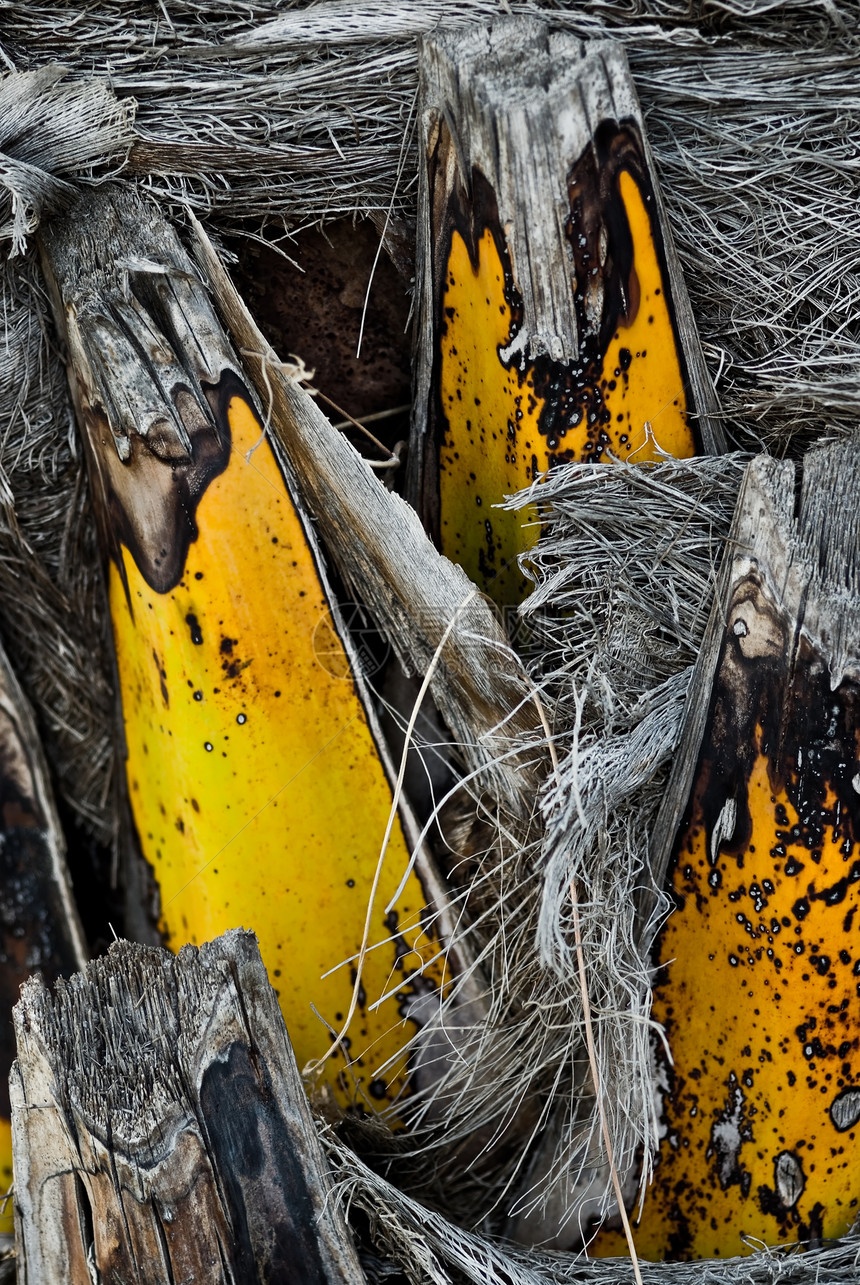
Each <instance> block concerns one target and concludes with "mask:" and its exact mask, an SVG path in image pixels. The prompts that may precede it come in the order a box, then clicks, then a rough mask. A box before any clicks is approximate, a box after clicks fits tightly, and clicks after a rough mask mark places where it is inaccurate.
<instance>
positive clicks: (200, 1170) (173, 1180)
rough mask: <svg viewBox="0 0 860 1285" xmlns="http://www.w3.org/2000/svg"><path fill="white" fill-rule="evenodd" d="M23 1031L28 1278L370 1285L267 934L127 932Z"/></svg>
mask: <svg viewBox="0 0 860 1285" xmlns="http://www.w3.org/2000/svg"><path fill="white" fill-rule="evenodd" d="M15 1030H16V1036H17V1040H18V1061H17V1062H16V1063H15V1066H14V1068H13V1075H12V1100H13V1117H12V1128H13V1141H14V1148H15V1166H16V1183H15V1222H16V1230H17V1236H18V1246H19V1268H18V1270H19V1281H20V1282H21V1285H91V1280H93V1279H96V1277H95V1276H91V1274H90V1272H91V1269H94V1270H95V1271H96V1272H98V1273H99V1277H98V1279H101V1280H103V1281H105V1282H108V1281H123V1282H124V1285H165V1283H167V1285H180V1282H189V1281H192V1280H193V1281H200V1282H204V1281H205V1282H207V1285H252V1283H253V1282H259V1283H260V1285H263V1283H264V1282H266V1283H271V1285H275V1283H276V1282H277V1283H278V1285H288V1283H290V1282H296V1285H311V1283H314V1285H336V1283H337V1285H342V1283H343V1285H362V1282H363V1280H364V1276H363V1273H362V1271H361V1268H360V1265H359V1262H358V1258H357V1255H356V1252H355V1248H354V1246H353V1243H352V1239H351V1237H350V1234H349V1231H348V1230H347V1228H346V1225H345V1223H344V1221H343V1218H342V1216H341V1214H340V1212H339V1210H338V1207H337V1203H336V1201H335V1200H334V1199H333V1198H332V1193H331V1186H330V1182H329V1179H328V1172H327V1168H326V1163H325V1158H324V1155H323V1151H322V1147H321V1145H320V1142H319V1139H318V1136H317V1133H316V1129H315V1126H314V1123H313V1119H312V1117H311V1113H310V1108H309V1106H308V1102H307V1097H306V1095H305V1091H304V1087H303V1085H302V1081H301V1078H300V1076H299V1073H298V1070H297V1068H296V1065H295V1060H294V1058H293V1054H292V1049H291V1048H290V1043H289V1039H288V1036H287V1031H286V1028H285V1026H284V1023H283V1019H282V1017H281V1014H280V1011H279V1009H278V1003H277V998H276V996H275V994H274V991H273V990H272V988H271V986H270V985H269V981H268V978H267V976H266V970H265V968H264V967H263V963H262V960H261V959H260V954H259V949H258V947H257V942H256V938H255V937H254V935H253V933H248V932H244V931H242V930H240V929H236V930H234V931H232V932H229V933H225V934H224V936H223V937H220V938H218V939H217V940H216V941H214V942H210V943H208V944H206V945H204V946H202V947H201V948H200V949H199V950H197V949H195V948H194V947H191V946H186V947H184V948H183V949H182V951H180V953H179V955H178V956H176V957H174V956H171V955H169V954H168V952H167V951H164V950H160V949H157V948H152V947H146V946H136V945H132V944H131V943H128V942H117V943H115V944H114V945H113V946H112V947H111V949H110V951H109V952H108V954H107V955H106V956H104V957H103V958H101V959H99V960H96V961H94V962H93V963H91V964H89V965H88V966H87V968H86V970H85V972H84V973H78V974H76V975H75V976H74V977H73V978H72V980H71V981H70V982H69V983H68V984H63V983H60V984H59V985H58V986H57V989H56V992H55V994H54V995H53V996H52V995H51V994H50V993H49V992H48V991H47V989H46V988H45V987H44V986H43V985H42V983H41V982H40V981H38V980H36V979H34V980H32V981H30V982H28V983H27V985H26V986H25V988H24V990H23V993H22V997H21V1001H20V1003H19V1004H18V1005H17V1007H16V1009H15Z"/></svg>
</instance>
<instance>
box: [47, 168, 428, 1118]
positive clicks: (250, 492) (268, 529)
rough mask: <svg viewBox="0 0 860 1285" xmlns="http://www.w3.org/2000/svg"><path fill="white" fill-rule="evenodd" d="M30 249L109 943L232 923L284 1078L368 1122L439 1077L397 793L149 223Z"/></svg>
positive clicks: (256, 420)
mask: <svg viewBox="0 0 860 1285" xmlns="http://www.w3.org/2000/svg"><path fill="white" fill-rule="evenodd" d="M42 235H43V239H42V248H43V263H44V267H45V271H46V274H47V276H48V280H49V282H50V284H51V287H52V290H53V293H54V296H55V300H54V302H55V309H56V314H57V320H58V324H59V325H60V327H61V329H62V331H63V333H64V336H65V339H66V343H67V352H68V368H69V381H70V386H71V388H72V394H73V397H74V400H75V404H76V409H77V415H78V422H79V427H80V432H81V435H82V438H83V442H84V449H85V453H86V457H87V461H88V466H89V470H90V482H91V488H92V493H93V503H94V506H95V513H96V519H97V522H98V525H99V531H100V536H101V543H102V549H103V554H104V558H105V562H106V564H107V573H108V580H109V597H110V608H111V616H112V623H113V636H114V643H115V650H116V660H117V676H118V684H119V697H120V701H121V705H122V722H123V733H124V745H123V749H124V758H125V764H124V767H125V791H126V796H127V799H128V805H129V810H130V815H131V820H132V822H133V828H134V835H133V836H132V837H133V844H134V846H135V847H136V846H137V845H139V850H140V852H141V853H142V855H143V857H144V859H145V863H146V864H144V863H141V862H140V861H139V859H137V858H135V856H133V855H132V856H131V857H130V858H129V860H128V862H127V875H126V883H127V893H128V896H127V904H128V916H129V922H130V923H131V924H133V925H134V930H135V933H136V935H137V936H139V937H141V938H142V939H143V940H147V939H149V940H152V938H153V933H154V929H153V924H152V923H151V922H147V918H146V910H147V906H146V905H145V893H146V890H147V884H148V883H149V882H150V881H151V882H152V883H153V884H154V888H153V892H152V902H153V904H152V914H153V919H157V928H158V931H159V932H160V933H161V934H162V936H163V939H164V940H166V942H167V943H168V944H169V945H171V947H173V948H174V949H177V948H178V947H180V946H182V945H183V944H184V943H185V942H187V941H191V942H192V943H195V944H199V943H200V942H201V941H204V940H206V939H207V938H209V937H211V936H213V935H214V934H217V933H219V932H222V931H224V930H226V929H227V928H231V927H235V926H237V925H239V924H243V923H252V924H254V926H255V929H256V931H257V932H258V934H259V938H260V945H261V951H262V955H263V958H264V960H265V962H266V966H267V967H268V968H269V970H270V974H271V976H272V979H273V982H274V985H275V987H276V989H277V991H278V994H279V996H280V1000H281V1006H282V1010H283V1012H284V1015H285V1018H286V1020H287V1021H288V1023H289V1027H290V1031H291V1038H292V1040H293V1042H294V1047H295V1049H296V1054H297V1057H298V1058H299V1060H300V1062H301V1063H302V1066H304V1065H305V1064H306V1063H307V1062H309V1061H311V1060H317V1059H322V1061H323V1062H324V1067H323V1075H324V1077H325V1079H326V1081H327V1082H328V1083H329V1084H330V1085H331V1087H332V1089H333V1090H334V1092H335V1095H336V1096H337V1098H338V1100H339V1101H340V1103H341V1104H342V1105H348V1104H351V1103H352V1102H354V1101H355V1100H356V1099H358V1100H360V1101H361V1102H362V1103H363V1104H364V1105H365V1106H366V1107H368V1108H369V1109H376V1110H385V1109H386V1108H389V1107H392V1106H394V1105H395V1104H396V1103H398V1101H399V1099H401V1098H402V1097H403V1096H404V1095H406V1094H407V1093H409V1092H410V1091H411V1090H412V1089H414V1088H415V1087H416V1085H418V1084H419V1083H423V1084H425V1086H426V1082H427V1080H428V1079H432V1078H433V1077H434V1076H435V1075H436V1074H438V1073H440V1070H441V1067H440V1064H439V1061H438V1058H439V1057H441V1059H442V1062H441V1066H444V1056H443V1055H442V1054H441V1053H440V1050H439V1048H438V1047H437V1046H435V1045H434V1044H433V1039H432V1037H430V1036H429V1035H428V1033H427V1032H428V1029H429V1028H430V1027H431V1026H432V1025H433V1023H434V1021H435V1020H436V1018H437V1010H438V1008H439V1001H440V999H441V997H442V995H443V993H444V992H445V991H446V989H447V988H449V987H450V984H451V982H452V976H451V972H450V969H449V963H448V961H447V960H446V958H445V956H444V955H443V953H442V950H441V945H440V941H441V939H447V936H448V929H447V927H446V925H445V924H443V923H442V922H441V921H442V920H443V919H444V918H445V914H446V901H445V892H444V889H443V887H442V885H441V883H440V882H439V880H438V877H437V875H436V873H435V870H434V868H433V866H432V863H431V860H430V857H429V854H428V853H427V851H426V849H425V848H424V847H423V846H421V845H419V846H418V848H417V850H416V849H415V844H416V835H417V827H416V825H415V822H414V821H413V819H412V817H411V814H410V812H409V810H408V807H407V806H406V805H405V804H403V805H402V806H401V807H400V808H399V810H397V811H396V812H395V814H394V816H393V825H392V830H391V836H390V843H389V846H388V852H387V860H386V862H385V864H384V867H383V869H382V874H381V876H380V878H379V883H378V887H375V886H374V880H375V876H376V871H377V863H378V862H379V859H380V851H381V848H382V843H383V838H384V836H385V834H386V826H387V824H388V822H389V816H390V814H391V809H392V797H393V796H392V777H393V772H392V768H391V765H390V763H389V761H388V758H387V755H386V751H385V747H384V744H383V742H382V738H381V737H380V735H379V732H378V728H377V725H376V721H375V716H374V713H373V709H372V706H371V704H370V701H369V699H368V695H367V690H366V687H365V685H364V681H363V678H362V674H361V665H360V663H359V660H358V656H357V654H356V651H355V648H354V646H353V644H352V642H351V640H350V637H349V634H348V633H347V631H346V630H345V629H344V626H343V623H342V620H341V618H340V615H339V612H338V608H337V605H336V602H335V600H334V596H333V594H332V591H331V589H330V586H329V584H328V580H327V578H326V572H325V568H324V566H323V562H322V558H321V555H320V551H319V549H318V547H317V544H316V540H315V537H314V533H313V529H312V527H311V524H310V522H309V520H308V517H307V513H306V510H305V509H304V508H303V506H302V505H301V502H300V500H299V497H298V492H297V490H296V487H295V483H294V480H293V476H292V473H291V471H290V468H289V465H288V464H287V462H286V460H285V458H284V455H283V452H282V451H280V449H279V448H278V446H277V443H273V442H272V441H270V440H269V438H268V436H267V434H266V432H265V430H264V426H263V420H264V416H263V413H262V411H261V409H260V407H259V403H258V402H257V400H256V398H255V396H254V394H253V392H252V391H251V390H250V389H249V387H248V384H247V382H246V378H245V375H244V373H243V366H242V363H241V360H240V358H239V357H238V356H237V354H236V353H235V351H234V349H233V348H232V346H231V344H230V341H229V340H228V338H227V336H226V335H225V333H224V331H223V329H222V327H221V325H220V323H219V321H218V319H217V317H216V316H215V313H214V312H213V310H212V307H211V304H210V302H209V300H208V297H207V295H206V292H205V290H204V289H203V287H202V285H201V283H200V281H199V279H198V277H197V274H196V271H195V269H194V266H193V264H192V262H191V260H190V259H189V257H188V256H187V254H186V253H185V251H184V250H183V248H182V246H181V244H180V242H179V240H178V237H177V236H176V234H175V233H174V231H173V230H172V229H171V227H170V226H169V225H168V224H167V222H166V221H165V220H164V219H163V217H162V216H161V215H160V214H159V213H158V212H157V211H156V209H155V207H154V206H153V205H152V204H151V203H148V202H146V201H145V200H143V199H142V198H141V197H140V196H138V195H137V194H136V193H134V192H132V191H129V190H121V189H117V188H111V187H104V188H102V189H100V191H99V192H98V193H94V194H93V195H91V196H88V197H87V198H86V200H83V201H81V203H80V204H79V205H78V206H77V207H76V208H75V209H74V210H73V211H71V212H70V213H69V214H68V215H67V216H66V217H64V218H62V219H57V220H55V221H54V222H53V223H51V225H50V227H49V228H47V229H45V230H44V231H43V234H42ZM413 851H415V853H416V861H415V866H414V869H413V868H412V866H411V865H410V858H411V856H412V854H413ZM369 901H370V902H371V903H372V904H371V908H370V910H368V903H369ZM145 934H148V937H147V936H146V935H145ZM365 939H366V940H365ZM363 943H364V944H365V945H366V946H367V953H366V956H365V955H364V954H363V951H362V946H363ZM359 963H360V966H361V968H360V974H359ZM344 1028H345V1033H344V1038H343V1039H342V1040H340V1041H338V1042H337V1044H336V1046H335V1048H333V1049H332V1053H331V1056H329V1050H330V1048H331V1044H332V1041H333V1039H334V1034H333V1032H340V1031H341V1030H342V1029H344ZM419 1032H420V1033H422V1039H423V1041H424V1042H423V1044H422V1048H421V1049H420V1050H419V1049H417V1048H416V1049H415V1050H413V1052H414V1056H413V1060H412V1065H411V1072H412V1074H410V1070H409V1069H408V1068H407V1052H406V1046H407V1045H409V1043H410V1041H412V1040H413V1037H415V1036H416V1035H418V1034H419ZM445 1047H446V1048H449V1047H450V1045H445Z"/></svg>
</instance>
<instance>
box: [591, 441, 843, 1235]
mask: <svg viewBox="0 0 860 1285" xmlns="http://www.w3.org/2000/svg"><path fill="white" fill-rule="evenodd" d="M654 850H655V868H656V873H657V876H658V880H659V878H660V872H661V871H665V872H666V874H665V880H666V888H667V891H668V894H669V896H670V898H671V900H672V903H673V910H672V913H671V914H670V915H669V917H668V919H667V920H666V922H665V924H664V925H663V927H662V928H661V930H660V932H659V934H658V936H657V939H656V941H655V942H654V943H653V958H654V964H655V968H656V970H657V971H656V976H655V983H654V1003H653V1008H652V1015H653V1017H654V1019H655V1021H656V1022H658V1023H659V1024H660V1025H661V1026H662V1028H663V1030H664V1031H665V1033H666V1036H667V1039H668V1047H669V1053H670V1056H671V1062H670V1060H669V1058H668V1057H667V1056H666V1054H665V1053H664V1052H663V1051H662V1047H657V1048H656V1049H655V1058H656V1061H657V1064H658V1082H659V1083H660V1084H661V1096H662V1110H663V1124H664V1126H665V1135H664V1138H663V1142H662V1144H661V1147H660V1154H659V1159H658V1163H657V1166H656V1170H655V1177H654V1182H653V1184H652V1186H651V1188H650V1189H649V1190H648V1192H647V1193H646V1196H645V1204H644V1211H643V1213H642V1217H641V1219H640V1220H639V1222H638V1224H637V1229H636V1240H637V1245H638V1246H639V1249H640V1252H641V1253H642V1254H643V1255H644V1256H645V1257H648V1258H658V1259H659V1258H662V1257H664V1256H669V1257H674V1258H681V1259H686V1258H697V1257H709V1256H720V1257H722V1256H730V1255H733V1254H738V1253H743V1252H748V1251H749V1249H750V1248H752V1246H753V1245H754V1244H755V1243H756V1242H763V1243H765V1244H784V1243H792V1242H796V1241H800V1242H804V1243H807V1244H812V1245H816V1244H819V1243H821V1241H822V1240H823V1239H828V1238H832V1237H836V1236H839V1235H842V1234H843V1233H845V1232H846V1231H847V1230H848V1228H849V1227H850V1226H851V1224H852V1223H853V1221H854V1218H855V1216H856V1213H857V1209H858V1206H860V1129H858V1125H859V1124H860V1018H858V999H857V996H858V980H857V979H858V975H860V949H858V938H857V926H856V924H855V919H856V916H857V912H858V910H860V442H858V441H843V442H841V443H835V444H830V445H826V446H821V447H817V448H815V449H814V450H812V451H811V452H810V453H809V454H808V455H807V456H806V458H805V460H804V462H803V471H802V479H801V480H798V479H797V478H796V466H795V465H794V464H792V463H790V462H780V461H776V460H773V459H770V458H768V457H759V458H757V459H755V460H754V461H753V462H752V463H751V464H750V465H749V466H748V469H747V473H746V476H745V480H744V485H743V487H742V491H741V495H740V497H739V500H738V506H737V510H736V516H735V521H734V525H733V529H732V533H731V536H730V542H729V549H728V552H727V555H726V562H725V567H724V572H723V582H722V586H721V589H720V591H719V593H718V595H717V599H716V602H715V606H714V610H713V614H712V618H711V622H710V626H709V630H708V635H707V638H706V640H705V645H704V648H703V652H702V657H701V660H700V662H699V664H698V667H697V671H696V672H695V675H694V680H693V683H692V685H691V689H690V697H689V700H688V707H687V713H686V724H685V733H684V739H683V743H682V745H681V748H680V751H679V754H678V758H677V761H676V765H675V769H674V772H673V776H672V779H671V781H670V785H669V788H668V791H667V795H666V798H665V801H664V805H663V808H662V811H661V814H660V817H659V822H658V828H657V833H656V835H655V837H654ZM618 1247H619V1242H618V1239H617V1238H610V1239H609V1240H608V1242H604V1243H603V1244H602V1245H601V1244H600V1243H598V1248H599V1250H600V1252H610V1253H611V1252H614V1251H615V1250H617V1249H618Z"/></svg>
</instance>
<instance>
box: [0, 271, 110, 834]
mask: <svg viewBox="0 0 860 1285" xmlns="http://www.w3.org/2000/svg"><path fill="white" fill-rule="evenodd" d="M2 290H3V312H2V316H3V325H4V329H3V338H2V342H0V423H2V425H3V436H2V445H0V604H2V610H0V633H2V636H3V640H4V643H5V645H6V647H7V649H8V651H9V652H10V654H11V655H13V656H14V658H15V668H16V673H17V675H18V677H19V679H20V680H21V683H22V685H23V686H24V688H25V690H26V692H27V695H28V697H29V699H30V701H31V703H32V704H33V706H34V711H35V714H36V718H37V725H38V730H39V732H40V734H41V736H42V739H43V743H44V745H45V748H46V751H47V752H48V758H49V762H50V765H51V768H52V770H53V773H54V781H55V784H56V786H57V789H58V793H59V794H60V795H61V797H62V798H63V800H64V801H65V802H66V803H67V804H68V805H69V806H70V808H72V809H73V811H74V812H75V813H76V814H77V816H78V818H79V819H81V820H82V821H83V822H84V823H85V825H87V826H88V827H91V828H92V830H93V831H94V832H95V834H96V835H97V837H98V838H99V839H100V840H101V841H102V843H106V842H110V840H111V839H112V837H113V831H114V808H113V800H112V797H111V776H112V772H111V759H112V743H111V723H112V697H111V690H110V682H109V664H108V660H107V655H106V649H105V645H104V643H105V632H106V631H105V628H104V595H103V590H102V585H101V575H100V570H99V567H98V557H97V553H96V541H95V532H94V531H93V529H92V519H91V516H90V513H89V510H88V507H87V493H86V482H85V478H84V476H83V474H82V472H81V468H82V459H81V456H80V452H79V448H78V447H77V444H76V441H75V430H74V414H73V411H72V406H71V401H70V398H69V394H68V389H67V387H66V381H65V375H64V372H63V369H62V363H61V362H60V360H59V355H58V353H57V350H56V348H55V346H54V344H53V342H52V329H53V327H52V323H51V318H50V308H49V305H48V301H47V298H46V296H45V292H44V286H43V284H42V280H41V276H40V273H39V270H38V265H37V264H36V263H35V261H34V259H33V257H32V255H30V256H28V257H26V258H24V259H21V258H19V259H16V260H15V261H14V262H13V263H7V264H5V265H4V267H3V270H2ZM22 586H26V592H23V591H22ZM37 638H38V640H39V645H38V646H36V645H34V639H37Z"/></svg>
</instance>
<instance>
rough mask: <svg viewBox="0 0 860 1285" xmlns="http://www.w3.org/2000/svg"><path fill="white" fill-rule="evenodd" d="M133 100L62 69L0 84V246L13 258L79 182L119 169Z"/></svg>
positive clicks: (126, 144)
mask: <svg viewBox="0 0 860 1285" xmlns="http://www.w3.org/2000/svg"><path fill="white" fill-rule="evenodd" d="M133 120H134V102H133V101H132V100H130V99H127V100H126V101H125V102H120V101H119V99H118V98H117V97H116V96H115V95H114V94H113V93H112V92H111V89H110V87H109V86H108V84H107V83H106V82H105V81H103V80H96V79H92V80H87V81H85V82H84V83H83V84H80V83H78V84H76V83H75V82H74V81H73V80H71V79H70V78H69V74H68V71H67V70H66V68H64V67H60V66H46V67H40V68H39V69H38V70H37V71H32V72H29V73H27V72H23V73H19V74H12V75H7V76H3V77H2V78H0V193H2V195H0V243H2V242H4V241H11V243H12V244H11V247H10V253H11V255H12V256H13V257H14V256H15V255H20V254H22V253H23V251H24V250H25V248H26V242H27V237H28V236H29V235H30V234H31V233H32V232H34V231H35V230H36V228H37V227H38V226H39V222H40V220H41V218H42V216H43V215H44V214H45V213H50V212H53V211H56V210H58V209H62V208H63V207H64V206H65V205H68V203H69V202H70V201H72V200H74V199H75V196H76V190H77V189H76V184H78V183H81V182H82V181H86V180H87V179H88V178H89V179H93V177H94V174H95V171H96V170H98V171H100V172H103V171H104V169H105V167H106V166H109V165H114V166H116V167H117V168H120V167H121V165H122V164H123V162H124V161H125V160H126V158H127V156H128V152H129V148H130V147H131V143H132V122H133Z"/></svg>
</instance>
